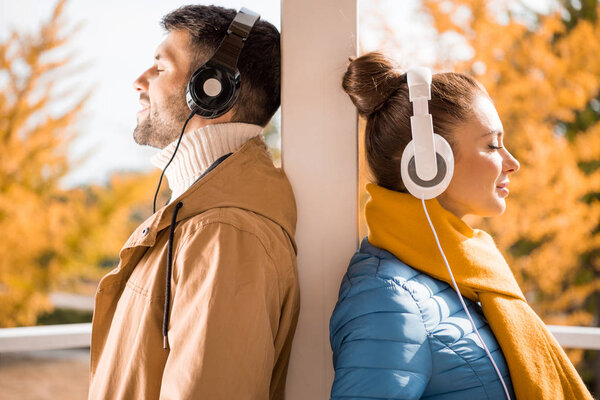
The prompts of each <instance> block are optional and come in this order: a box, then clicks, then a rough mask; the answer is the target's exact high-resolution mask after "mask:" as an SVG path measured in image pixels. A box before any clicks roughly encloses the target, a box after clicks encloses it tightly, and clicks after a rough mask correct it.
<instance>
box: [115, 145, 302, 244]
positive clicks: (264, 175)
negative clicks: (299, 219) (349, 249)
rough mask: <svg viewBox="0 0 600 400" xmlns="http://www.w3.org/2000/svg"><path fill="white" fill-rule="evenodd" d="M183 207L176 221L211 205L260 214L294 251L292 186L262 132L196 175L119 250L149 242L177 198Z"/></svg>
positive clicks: (163, 225) (164, 225)
mask: <svg viewBox="0 0 600 400" xmlns="http://www.w3.org/2000/svg"><path fill="white" fill-rule="evenodd" d="M180 201H181V202H183V207H182V208H181V209H180V210H179V212H178V214H177V222H179V221H181V220H183V219H186V218H190V217H192V216H194V215H197V214H200V213H203V212H205V211H207V210H210V209H212V208H218V207H237V208H241V209H245V210H248V211H252V212H255V213H257V214H260V215H262V216H264V217H266V218H268V219H270V220H272V221H273V222H275V223H276V224H278V225H280V226H281V227H282V228H283V230H284V231H285V232H286V233H287V235H288V236H289V238H290V240H291V242H292V245H293V247H294V251H295V252H297V248H296V243H295V241H294V234H295V231H296V203H295V200H294V194H293V191H292V188H291V185H290V183H289V181H288V179H287V177H286V175H285V173H284V172H283V170H282V169H280V168H275V167H274V166H273V161H272V159H271V155H270V153H269V151H268V149H267V146H266V144H265V142H264V140H263V139H262V137H261V136H257V137H255V138H253V139H251V140H249V141H248V142H246V144H245V145H244V146H243V147H242V148H241V149H240V150H239V151H237V152H235V153H233V154H232V155H231V156H229V157H228V158H227V159H225V161H223V162H222V163H220V164H219V165H217V166H216V167H215V168H214V169H213V170H212V171H211V172H209V173H208V174H207V175H206V176H204V177H203V178H202V179H199V180H198V181H197V182H196V183H195V184H193V185H192V186H191V187H190V188H189V189H188V190H187V191H185V192H184V193H183V194H182V195H180V196H179V197H178V198H176V199H173V201H171V202H170V203H169V204H168V205H166V206H163V207H162V208H160V209H159V210H157V211H156V213H154V214H153V215H152V216H150V217H149V218H148V219H146V221H144V222H143V223H142V224H140V226H138V228H137V229H136V230H135V231H134V232H133V234H132V235H131V236H130V238H129V239H128V240H127V242H126V243H125V245H124V246H123V249H125V248H130V247H137V246H148V247H150V246H153V245H154V243H155V242H156V237H157V235H158V233H159V232H160V231H162V230H163V229H165V228H167V227H168V226H169V225H170V223H171V220H170V218H171V215H172V214H173V211H174V208H175V206H176V204H177V203H179V202H180Z"/></svg>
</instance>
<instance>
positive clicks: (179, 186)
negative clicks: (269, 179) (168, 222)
mask: <svg viewBox="0 0 600 400" xmlns="http://www.w3.org/2000/svg"><path fill="white" fill-rule="evenodd" d="M262 129H263V128H262V126H259V125H252V124H245V123H241V122H230V123H225V124H216V125H207V126H205V127H202V128H199V129H196V130H195V131H192V132H188V133H185V134H184V135H183V138H182V139H181V144H180V145H179V149H178V150H177V154H176V155H175V158H174V159H173V161H172V162H171V164H170V165H169V167H168V168H167V170H166V171H165V175H166V177H167V180H168V182H169V187H170V188H171V191H172V194H171V200H170V201H173V200H174V199H176V198H178V197H179V196H180V195H181V194H183V192H185V191H186V190H187V189H189V187H190V186H192V184H193V183H194V182H196V180H197V179H198V178H199V177H200V176H201V175H202V174H203V173H204V172H205V171H206V170H207V169H208V168H209V167H210V166H211V165H212V164H213V163H214V162H215V161H216V160H217V159H218V158H219V157H222V156H224V155H225V154H228V153H233V152H235V151H237V150H239V149H240V148H241V147H242V146H243V145H244V144H245V143H246V142H247V141H248V140H250V139H252V138H253V137H255V136H258V135H260V134H261V133H262ZM176 145H177V140H175V141H174V142H172V143H170V144H169V145H167V146H166V147H165V148H164V149H162V150H161V151H160V152H158V153H157V154H155V155H154V156H153V157H152V159H151V161H152V164H153V165H154V166H155V167H157V168H159V169H161V170H162V169H163V168H164V167H165V165H167V163H168V162H169V159H170V158H171V156H172V155H173V152H174V151H175V146H176Z"/></svg>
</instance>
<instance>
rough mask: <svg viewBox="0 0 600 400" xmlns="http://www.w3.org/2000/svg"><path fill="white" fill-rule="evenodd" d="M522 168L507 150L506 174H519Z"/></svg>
mask: <svg viewBox="0 0 600 400" xmlns="http://www.w3.org/2000/svg"><path fill="white" fill-rule="evenodd" d="M519 168H521V163H519V161H518V160H517V159H516V158H515V157H514V156H513V155H512V154H510V153H509V152H508V150H506V156H505V157H504V170H505V171H506V172H517V171H518V170H519Z"/></svg>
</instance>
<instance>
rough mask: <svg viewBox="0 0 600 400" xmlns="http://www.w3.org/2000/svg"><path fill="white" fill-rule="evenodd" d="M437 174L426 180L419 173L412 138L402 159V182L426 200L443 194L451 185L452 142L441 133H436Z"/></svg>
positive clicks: (413, 193) (417, 195)
mask: <svg viewBox="0 0 600 400" xmlns="http://www.w3.org/2000/svg"><path fill="white" fill-rule="evenodd" d="M433 139H434V142H435V150H436V154H435V155H436V161H437V167H438V168H437V174H436V176H435V177H433V178H432V179H430V180H428V181H424V180H422V179H420V178H419V176H418V175H417V170H416V164H415V144H414V140H411V141H410V142H409V143H408V145H406V148H405V149H404V152H403V153H402V160H401V161H400V172H401V176H402V182H403V183H404V186H406V189H408V191H409V192H410V194H412V195H413V196H415V197H417V198H419V199H421V198H423V199H425V200H429V199H433V198H434V197H437V196H439V195H440V194H442V193H443V192H444V191H445V190H446V189H447V188H448V186H449V185H450V181H451V180H452V175H453V174H454V155H453V153H452V148H451V147H450V144H449V143H448V142H447V141H446V139H444V138H443V137H441V136H440V135H437V134H434V135H433Z"/></svg>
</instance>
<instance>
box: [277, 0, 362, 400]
mask: <svg viewBox="0 0 600 400" xmlns="http://www.w3.org/2000/svg"><path fill="white" fill-rule="evenodd" d="M357 11H358V10H357V2H356V0H327V1H323V0H282V2H281V49H282V82H281V83H282V114H281V128H282V129H281V130H282V143H281V148H282V165H283V168H284V169H285V172H286V174H287V175H288V177H289V179H290V181H291V183H292V186H293V188H294V193H295V195H296V202H297V204H298V226H297V231H296V242H297V244H298V250H299V251H298V273H299V277H300V296H301V298H302V303H301V310H300V319H299V321H298V328H297V330H296V336H295V338H294V345H293V348H292V356H291V361H290V368H289V372H288V380H287V390H286V396H287V399H289V400H307V399H310V400H321V399H328V398H329V394H330V389H331V383H332V382H333V368H332V360H331V348H330V345H329V317H330V316H331V312H332V310H333V307H334V306H335V302H336V300H337V294H338V290H339V284H340V280H341V278H342V276H343V274H344V273H345V271H346V268H347V266H348V261H349V259H350V257H351V256H352V254H353V253H354V251H356V248H357V246H358V235H357V204H358V201H357V184H358V161H357V159H358V156H357V149H358V146H357V137H358V134H357V115H356V109H355V108H354V106H353V105H352V103H351V102H350V99H349V98H348V96H347V95H346V94H345V93H344V92H343V90H342V88H341V80H342V76H343V74H344V72H345V70H346V67H347V64H348V57H349V56H354V55H356V53H357V22H358V17H357Z"/></svg>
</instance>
